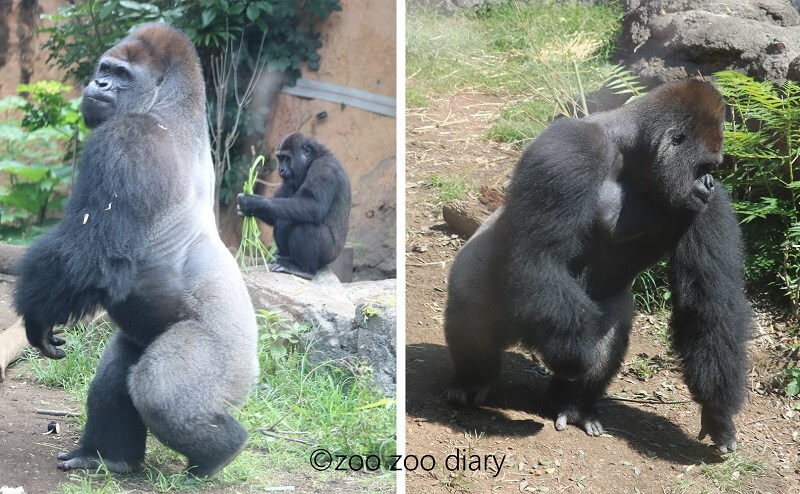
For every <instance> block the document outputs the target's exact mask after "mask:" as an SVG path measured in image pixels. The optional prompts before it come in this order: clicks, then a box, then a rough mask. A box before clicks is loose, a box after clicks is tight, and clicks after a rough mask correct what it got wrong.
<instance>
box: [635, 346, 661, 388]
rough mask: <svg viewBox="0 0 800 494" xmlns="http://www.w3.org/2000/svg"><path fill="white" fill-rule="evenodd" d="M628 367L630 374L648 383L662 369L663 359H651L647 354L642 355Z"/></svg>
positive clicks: (637, 356) (656, 357)
mask: <svg viewBox="0 0 800 494" xmlns="http://www.w3.org/2000/svg"><path fill="white" fill-rule="evenodd" d="M627 365H628V373H630V374H632V375H633V376H635V377H636V378H637V379H639V380H640V381H647V380H648V379H650V378H652V377H653V376H655V375H656V374H657V373H658V371H659V370H660V369H661V365H662V359H661V358H660V357H658V356H655V357H650V356H649V355H647V354H646V353H640V354H638V355H636V358H634V359H633V360H632V361H631V362H629V363H628V364H627Z"/></svg>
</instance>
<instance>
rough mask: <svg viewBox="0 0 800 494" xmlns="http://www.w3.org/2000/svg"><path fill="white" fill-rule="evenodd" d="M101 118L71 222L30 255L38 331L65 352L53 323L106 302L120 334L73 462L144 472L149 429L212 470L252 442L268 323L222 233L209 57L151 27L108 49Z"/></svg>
mask: <svg viewBox="0 0 800 494" xmlns="http://www.w3.org/2000/svg"><path fill="white" fill-rule="evenodd" d="M81 111H82V113H83V117H84V119H85V121H86V123H87V125H89V126H90V127H92V128H94V131H93V132H92V135H91V137H90V138H89V139H88V141H87V142H86V146H85V149H84V151H83V155H82V158H81V168H80V173H79V174H78V178H77V180H76V182H75V185H74V187H73V190H72V195H71V197H70V201H69V204H68V206H67V208H66V211H65V213H64V219H63V220H62V221H61V223H59V224H58V226H56V227H55V228H54V229H53V230H51V231H50V232H49V233H47V234H46V235H45V236H44V237H43V238H42V239H41V240H39V241H38V242H36V243H35V244H34V245H33V246H32V247H31V248H30V249H29V250H28V252H27V253H26V255H25V257H24V258H23V259H22V260H21V261H20V264H19V266H18V267H17V270H18V274H19V279H18V282H17V288H16V293H15V303H16V308H17V311H18V312H19V313H20V314H21V315H22V317H23V318H24V321H25V329H26V331H27V335H28V340H30V342H31V344H32V345H33V346H35V347H37V348H39V350H41V352H42V353H43V354H44V355H46V356H48V357H50V358H56V359H58V358H62V357H64V355H65V354H64V351H63V350H62V349H60V348H58V347H59V346H60V345H62V344H63V343H64V341H63V340H62V339H61V338H58V337H56V336H53V332H52V328H53V325H55V324H61V323H65V322H67V321H68V320H69V319H74V318H79V317H81V316H83V315H84V314H87V313H91V312H92V311H94V310H95V309H96V308H98V307H103V308H105V309H106V310H107V311H108V314H109V316H110V317H111V318H112V319H113V321H114V322H115V323H116V324H117V326H118V327H119V329H120V331H118V332H117V333H116V334H115V335H114V337H113V338H112V340H111V341H110V342H109V343H108V346H107V348H106V350H105V353H103V357H102V359H101V360H100V364H99V366H98V369H97V373H96V375H95V377H94V380H93V381H92V385H91V388H90V389H89V397H88V400H87V413H88V417H87V421H86V428H85V430H84V432H83V436H82V437H81V440H80V446H79V447H78V448H77V449H76V450H74V451H72V452H69V453H62V454H60V455H59V456H58V457H59V459H61V460H63V461H62V462H61V463H59V464H58V467H59V468H60V469H62V470H71V469H75V468H95V467H96V466H97V465H98V464H99V462H100V461H102V462H103V463H105V465H106V466H107V467H108V468H109V469H110V470H112V471H115V472H127V471H130V470H133V469H136V468H137V467H138V466H139V465H140V464H141V462H142V460H143V458H144V451H145V439H146V435H147V430H148V429H149V430H150V431H151V432H152V433H153V434H154V435H155V436H156V437H157V438H158V439H159V440H161V442H163V443H164V444H166V445H167V446H169V447H170V448H173V449H175V450H176V451H178V452H180V453H182V454H184V455H186V456H187V457H188V466H189V468H190V472H191V473H193V474H194V475H196V476H200V477H202V476H209V475H213V474H214V473H216V472H217V471H218V470H219V469H221V468H222V467H223V466H225V465H226V464H227V463H228V462H230V461H231V460H232V459H233V458H235V457H236V455H237V454H238V453H239V451H241V449H242V448H243V447H244V445H245V442H246V440H247V432H246V431H245V429H244V427H242V425H241V424H239V423H238V422H237V421H236V420H234V418H233V417H232V416H231V415H230V413H229V409H230V407H231V405H233V404H238V403H241V401H242V400H243V399H244V397H245V395H246V394H247V392H248V388H249V387H250V384H251V383H252V382H253V380H254V379H255V377H256V375H257V373H258V359H257V356H256V335H257V330H256V322H255V314H254V311H253V306H252V304H251V302H250V298H249V295H248V293H247V289H246V287H245V285H244V282H243V281H242V278H241V274H240V273H239V270H238V268H237V265H236V262H235V261H234V259H233V257H232V256H231V254H230V253H229V252H228V250H227V249H226V248H225V245H223V243H222V241H221V240H220V238H219V235H218V233H217V230H216V227H215V223H214V213H213V207H212V201H213V199H212V197H213V194H212V191H213V184H214V177H213V168H212V164H211V156H210V147H209V141H208V130H207V127H206V114H205V88H204V84H203V78H202V74H201V69H200V62H199V60H198V57H197V53H196V52H195V49H194V47H193V46H192V44H191V42H190V41H189V40H188V39H187V38H186V37H185V36H184V35H183V34H182V33H181V32H180V31H178V30H176V29H173V28H171V27H169V26H166V25H164V24H147V25H144V26H142V27H140V28H138V29H136V30H135V31H133V32H132V33H131V34H130V35H129V36H128V37H126V38H125V39H123V40H122V41H121V42H120V43H119V44H118V45H117V46H115V47H113V48H111V49H110V50H108V51H107V52H106V53H105V54H104V55H103V57H102V58H101V59H100V62H99V64H98V66H97V72H96V73H95V76H94V79H93V80H92V81H91V82H90V83H89V85H88V86H87V87H86V89H85V90H84V93H83V103H82V106H81Z"/></svg>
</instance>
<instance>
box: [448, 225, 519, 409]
mask: <svg viewBox="0 0 800 494" xmlns="http://www.w3.org/2000/svg"><path fill="white" fill-rule="evenodd" d="M499 211H500V210H498V212H496V213H495V214H493V215H492V216H490V217H489V218H488V219H487V220H486V222H485V223H484V224H483V225H482V226H481V228H480V229H479V230H478V231H477V232H475V235H473V236H472V238H471V239H470V240H469V241H468V242H467V243H466V244H464V247H462V248H461V250H460V251H459V252H458V255H457V256H456V259H455V261H454V262H453V266H452V268H451V269H450V276H449V279H448V281H447V290H448V293H447V308H446V310H445V319H444V335H445V339H446V340H447V347H448V349H449V350H450V357H451V358H452V360H453V367H454V368H455V376H454V377H453V380H452V382H451V384H450V387H449V388H448V390H447V399H448V401H450V402H452V403H455V404H457V405H466V404H480V403H481V402H483V400H484V399H485V398H486V394H487V393H488V392H489V385H490V384H491V382H492V381H493V380H494V379H495V378H496V377H497V376H498V374H499V373H500V365H501V356H502V352H503V350H504V349H505V348H506V347H507V346H508V345H509V344H510V343H511V341H509V339H510V338H509V334H508V327H509V325H508V321H507V318H506V317H505V316H504V314H505V305H504V302H503V301H502V300H501V299H500V298H501V297H499V296H498V295H499V294H500V290H498V289H496V288H495V287H493V284H492V276H490V273H491V262H490V260H491V256H492V252H493V247H494V243H493V235H494V234H493V233H492V230H493V227H494V224H495V221H496V220H497V217H498V215H499Z"/></svg>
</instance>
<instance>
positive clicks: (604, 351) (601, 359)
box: [548, 290, 633, 436]
mask: <svg viewBox="0 0 800 494" xmlns="http://www.w3.org/2000/svg"><path fill="white" fill-rule="evenodd" d="M598 305H599V306H600V308H601V310H602V311H603V319H602V322H603V326H602V327H604V328H607V332H606V334H605V335H604V336H603V337H602V338H601V339H600V341H599V343H598V345H597V348H596V350H595V352H596V353H595V357H594V360H593V363H592V365H591V367H590V369H589V372H587V373H586V374H585V375H584V376H583V377H581V378H580V379H578V380H574V381H569V380H566V379H563V378H561V377H559V376H558V375H555V376H553V379H552V381H550V386H549V390H548V392H549V398H550V406H551V407H552V409H553V411H554V412H555V417H556V423H555V427H556V430H559V431H561V430H564V429H566V427H567V424H574V425H577V426H579V427H581V428H582V429H583V430H584V431H586V433H587V434H589V435H590V436H599V435H601V434H602V433H603V426H602V424H601V423H600V420H599V417H598V414H597V409H596V408H595V405H596V403H597V400H598V399H599V398H600V397H601V396H602V394H603V393H604V392H605V390H606V387H607V386H608V383H609V382H610V381H611V379H612V378H613V377H614V375H615V374H616V373H617V371H618V370H619V367H620V364H621V363H622V359H623V357H624V356H625V351H626V349H627V347H628V336H629V333H630V329H631V324H632V321H633V298H632V297H631V294H630V293H629V292H628V291H627V290H626V291H624V292H622V293H620V294H618V295H615V296H614V297H611V298H609V299H607V300H604V301H603V302H600V303H599V304H598Z"/></svg>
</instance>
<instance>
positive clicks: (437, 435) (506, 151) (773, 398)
mask: <svg viewBox="0 0 800 494" xmlns="http://www.w3.org/2000/svg"><path fill="white" fill-rule="evenodd" d="M504 104H505V101H503V99H502V98H500V97H497V96H490V95H484V94H459V95H457V96H453V97H451V98H449V99H442V100H439V101H435V102H434V103H433V104H432V105H431V108H429V109H426V110H409V112H408V115H407V123H406V136H407V157H406V166H407V171H406V177H407V185H406V188H407V190H406V192H407V193H406V197H407V207H406V210H407V218H406V221H407V237H406V252H407V254H406V265H407V270H406V271H407V281H406V283H407V328H406V343H407V371H406V373H407V418H406V428H407V433H406V434H407V453H408V454H413V455H416V457H418V458H419V457H422V456H423V455H430V457H429V459H428V461H427V463H425V462H423V463H422V464H424V466H425V467H426V469H427V470H428V471H425V470H426V469H423V468H417V469H416V470H414V471H408V472H407V474H406V475H407V477H406V485H407V492H409V493H445V492H523V493H524V492H576V491H581V492H603V493H612V492H613V493H639V492H641V493H683V492H686V493H693V492H712V493H713V492H748V493H749V492H759V493H767V492H769V493H790V492H793V493H797V492H800V458H799V457H798V454H799V453H798V451H799V448H798V446H800V443H798V441H800V437H798V431H800V422H799V421H798V415H800V413H798V412H796V411H793V410H792V406H793V405H794V402H792V401H791V400H788V399H786V398H784V397H782V396H781V395H780V394H779V393H777V392H774V391H775V389H774V388H775V387H777V386H778V385H779V384H778V383H777V382H776V380H775V376H778V375H780V374H781V372H782V370H781V368H782V367H783V366H785V365H786V362H787V358H786V355H787V352H786V350H785V348H786V345H785V344H781V343H780V329H781V328H782V327H783V326H782V324H783V323H781V322H780V321H779V320H778V318H775V317H769V316H764V315H763V314H761V315H760V316H759V333H760V334H759V337H758V338H757V339H756V340H754V341H753V343H752V357H753V370H752V373H751V392H750V394H749V399H748V402H747V404H746V406H745V409H744V410H743V412H742V413H741V414H739V415H738V416H737V417H736V423H737V426H738V429H739V437H738V439H739V453H737V456H736V457H735V458H739V459H741V465H740V466H739V467H738V468H735V467H734V466H733V465H732V464H731V462H728V463H727V464H726V465H724V466H723V465H721V464H720V460H719V458H718V457H717V456H716V455H714V454H713V453H711V451H710V449H709V440H708V439H706V440H705V441H704V442H699V441H698V440H697V439H696V436H697V433H698V432H699V429H700V416H699V408H698V406H697V405H696V404H695V403H694V402H692V401H691V398H690V396H689V394H688V391H687V389H686V387H685V386H684V385H683V383H682V381H681V376H680V373H679V371H678V369H677V368H676V366H675V363H674V361H670V360H669V358H668V355H667V351H666V348H665V347H664V346H663V344H661V343H659V339H660V338H659V337H658V335H659V334H660V333H661V334H663V329H664V327H665V325H666V320H665V318H664V317H660V318H657V317H654V316H644V315H639V316H637V318H636V322H635V325H634V333H633V335H632V338H631V346H630V349H629V351H628V354H627V355H626V358H625V364H624V366H623V369H622V371H621V372H620V374H619V376H618V377H617V378H616V379H615V380H614V381H613V382H612V384H611V386H610V388H609V390H608V394H609V395H612V396H616V397H626V398H627V400H630V401H621V400H605V401H603V402H602V403H601V406H600V412H601V418H602V420H603V424H604V426H605V428H606V431H607V432H608V433H607V434H606V435H604V436H601V437H598V438H592V437H589V436H587V435H586V434H585V433H583V431H581V430H580V429H578V428H575V427H569V428H568V429H567V430H565V431H562V432H558V431H556V430H555V429H554V427H553V424H552V421H551V419H550V418H548V416H547V415H546V414H545V413H543V412H542V410H541V409H540V408H539V405H540V404H541V403H542V396H543V392H544V389H545V383H546V380H545V378H544V374H543V373H542V371H541V368H540V367H538V365H536V364H535V361H534V360H533V359H532V357H531V356H530V355H528V354H526V353H525V352H523V351H510V352H507V354H506V358H505V360H504V367H503V373H502V377H501V379H500V381H499V382H498V384H497V385H496V386H495V387H493V388H492V390H491V391H490V393H489V396H488V400H487V402H488V404H487V405H486V406H484V407H483V408H481V409H476V410H461V411H456V410H454V409H453V408H450V407H449V406H448V405H447V404H446V403H445V401H444V399H443V392H444V390H445V387H446V384H447V381H448V379H449V377H450V375H451V366H450V360H449V356H448V354H447V349H446V347H445V344H444V338H443V334H442V317H443V310H444V307H445V302H446V278H447V273H448V270H449V267H450V264H451V262H452V259H453V256H454V255H455V253H456V252H457V251H458V249H459V248H460V247H461V245H463V242H464V240H463V239H461V238H459V237H458V236H457V235H455V234H454V232H453V231H451V230H450V229H449V228H448V227H447V225H446V224H445V223H444V221H443V219H442V216H441V207H440V205H437V204H436V201H437V199H436V195H435V191H434V190H432V189H430V188H428V187H425V186H424V183H423V182H424V179H425V178H426V177H429V176H431V175H433V174H439V175H460V176H462V177H464V180H465V181H466V182H467V183H470V184H473V185H477V186H481V185H491V186H502V184H503V183H504V182H505V181H506V180H507V178H508V175H509V173H510V171H511V169H512V167H513V165H514V163H515V161H516V159H517V157H518V156H519V151H517V150H514V149H513V148H511V147H510V146H507V145H500V144H497V143H493V142H489V141H487V140H486V139H484V138H483V136H484V135H485V133H486V131H487V130H488V129H489V127H490V125H491V123H492V121H493V120H494V119H495V118H496V116H497V115H498V113H499V111H500V109H501V108H502V107H503V105H504ZM641 354H646V357H647V359H648V360H649V361H650V362H652V363H654V365H656V366H657V367H656V369H655V370H654V373H653V375H652V376H649V377H647V378H646V379H645V380H640V379H639V378H638V377H637V375H636V373H635V372H633V369H632V367H633V366H632V365H631V362H632V361H633V360H634V359H635V358H636V357H637V356H639V355H641ZM648 402H650V403H648ZM652 402H656V403H652ZM664 402H667V403H664ZM453 454H456V455H459V456H460V457H462V458H463V456H467V457H468V459H467V461H466V462H464V461H463V460H462V461H461V462H460V463H457V459H459V458H458V456H451V457H448V455H453ZM472 455H478V456H479V457H480V458H481V460H480V461H475V462H474V463H473V462H472V461H473V460H475V457H473V456H472ZM487 456H488V462H487V461H484V460H486V459H487ZM431 459H432V460H434V461H435V462H436V465H435V466H433V464H432V463H431ZM501 459H502V460H503V463H502V466H501V467H500V468H498V467H497V463H499V462H500V460H501ZM496 462H497V463H496ZM706 465H708V466H706ZM412 466H413V465H412ZM465 466H466V468H464V467H465ZM759 466H760V467H762V468H759V470H761V471H752V470H753V469H754V468H756V467H759Z"/></svg>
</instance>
